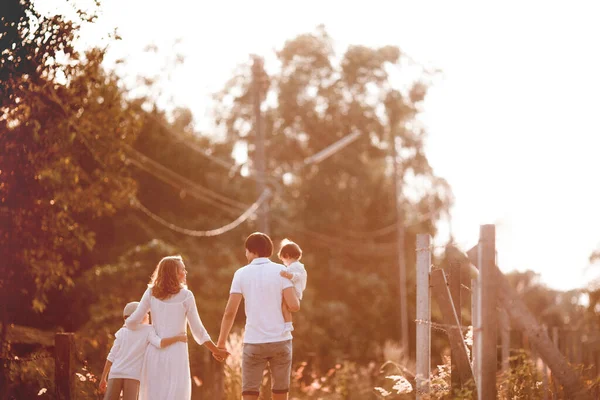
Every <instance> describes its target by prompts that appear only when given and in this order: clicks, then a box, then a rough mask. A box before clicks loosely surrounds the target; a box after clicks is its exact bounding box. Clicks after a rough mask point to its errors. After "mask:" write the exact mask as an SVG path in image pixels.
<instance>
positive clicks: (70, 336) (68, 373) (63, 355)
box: [54, 333, 75, 400]
mask: <svg viewBox="0 0 600 400" xmlns="http://www.w3.org/2000/svg"><path fill="white" fill-rule="evenodd" d="M54 351H55V354H54V368H55V372H54V379H55V385H56V398H57V400H74V399H75V334H74V333H57V334H56V335H55V337H54Z"/></svg>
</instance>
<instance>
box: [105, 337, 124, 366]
mask: <svg viewBox="0 0 600 400" xmlns="http://www.w3.org/2000/svg"><path fill="white" fill-rule="evenodd" d="M120 349H121V330H120V329H119V330H118V331H117V333H116V334H115V342H114V343H113V345H112V347H111V348H110V352H109V353H108V356H107V357H106V359H107V360H108V361H110V362H111V363H114V362H115V357H116V356H117V354H118V353H119V350H120Z"/></svg>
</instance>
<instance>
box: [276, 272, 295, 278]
mask: <svg viewBox="0 0 600 400" xmlns="http://www.w3.org/2000/svg"><path fill="white" fill-rule="evenodd" d="M279 275H281V276H283V277H284V278H287V279H292V277H293V276H294V275H292V274H291V273H290V272H287V271H281V272H280V273H279Z"/></svg>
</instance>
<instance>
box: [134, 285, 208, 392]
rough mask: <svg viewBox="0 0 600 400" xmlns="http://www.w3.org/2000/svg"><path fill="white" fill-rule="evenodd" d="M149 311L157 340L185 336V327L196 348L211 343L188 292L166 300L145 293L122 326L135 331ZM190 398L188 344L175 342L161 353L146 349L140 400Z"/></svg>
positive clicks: (184, 291) (147, 291) (194, 302)
mask: <svg viewBox="0 0 600 400" xmlns="http://www.w3.org/2000/svg"><path fill="white" fill-rule="evenodd" d="M148 311H150V312H151V314H150V316H151V318H152V325H153V326H154V329H155V330H156V334H157V335H158V336H159V337H160V338H167V337H171V336H176V335H179V334H182V333H185V332H186V323H187V324H189V326H190V330H191V332H192V336H193V337H194V340H195V341H196V342H197V343H198V344H200V345H201V344H203V343H204V342H207V341H209V340H210V336H209V335H208V332H207V331H206V329H205V328H204V325H203V324H202V321H201V320H200V316H199V315H198V309H197V307H196V300H195V298H194V294H193V293H192V292H191V291H190V290H188V289H181V291H180V292H179V293H178V294H176V295H174V296H172V297H170V298H168V299H166V300H159V299H157V298H156V297H154V296H152V290H151V289H147V290H146V292H145V293H144V296H143V297H142V300H140V305H139V306H138V308H137V310H136V311H135V312H134V313H133V314H131V316H130V317H129V318H127V320H126V321H125V325H126V326H127V327H128V328H130V329H135V328H136V327H137V325H139V324H140V323H141V322H142V320H143V318H144V315H146V313H147V312H148ZM191 396H192V380H191V375H190V361H189V354H188V346H187V343H183V342H177V343H175V344H173V345H171V346H168V347H166V348H163V349H157V348H156V347H154V346H148V347H147V348H146V355H145V359H144V366H143V368H142V375H141V379H140V397H139V400H190V398H191Z"/></svg>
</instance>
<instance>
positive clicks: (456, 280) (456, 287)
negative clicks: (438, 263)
mask: <svg viewBox="0 0 600 400" xmlns="http://www.w3.org/2000/svg"><path fill="white" fill-rule="evenodd" d="M461 270H462V269H461V265H460V263H459V262H457V261H456V260H450V267H449V271H450V273H449V284H450V295H451V296H452V303H453V304H454V310H455V311H456V318H457V323H458V326H462V301H461V284H462V279H461V272H460V271H461ZM461 335H462V332H461ZM458 357H461V355H459V354H455V352H454V350H453V349H451V351H450V360H451V362H452V364H451V369H450V371H451V372H450V381H451V382H452V385H451V386H452V388H462V385H463V382H462V381H461V378H460V372H459V371H458V364H457V363H456V359H457V358H458ZM469 370H471V366H470V365H469ZM471 372H472V371H471Z"/></svg>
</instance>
